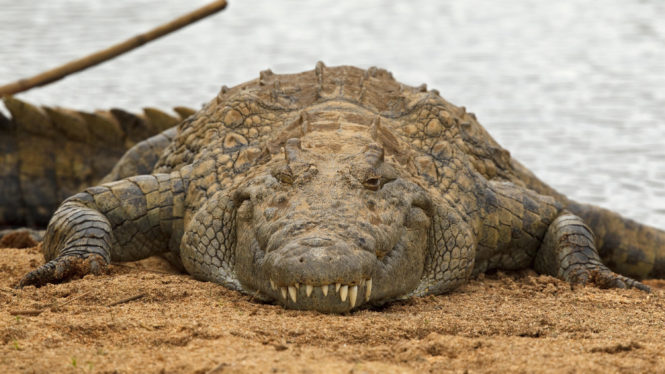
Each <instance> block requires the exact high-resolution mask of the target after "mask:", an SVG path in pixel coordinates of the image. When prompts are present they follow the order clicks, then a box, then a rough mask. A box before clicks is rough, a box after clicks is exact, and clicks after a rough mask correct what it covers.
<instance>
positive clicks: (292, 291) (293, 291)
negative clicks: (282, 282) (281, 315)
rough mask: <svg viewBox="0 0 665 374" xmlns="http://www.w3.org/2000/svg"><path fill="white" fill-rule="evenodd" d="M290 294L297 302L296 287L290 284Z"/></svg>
mask: <svg viewBox="0 0 665 374" xmlns="http://www.w3.org/2000/svg"><path fill="white" fill-rule="evenodd" d="M289 296H291V300H293V302H294V303H295V302H296V288H295V287H294V286H289Z"/></svg>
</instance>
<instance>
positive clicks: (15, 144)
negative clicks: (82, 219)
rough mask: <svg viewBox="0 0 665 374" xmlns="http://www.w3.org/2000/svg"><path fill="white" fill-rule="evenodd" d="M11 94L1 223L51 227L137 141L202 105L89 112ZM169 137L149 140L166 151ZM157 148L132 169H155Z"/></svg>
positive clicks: (3, 126)
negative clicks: (66, 203) (63, 206)
mask: <svg viewBox="0 0 665 374" xmlns="http://www.w3.org/2000/svg"><path fill="white" fill-rule="evenodd" d="M3 101H4V103H5V106H6V107H7V109H8V110H9V112H10V114H11V117H10V118H5V117H4V116H3V115H2V113H0V191H1V192H2V193H1V194H0V229H2V228H5V227H18V226H29V227H33V228H44V227H46V224H47V223H48V220H49V219H50V218H51V215H53V212H54V211H55V209H56V208H57V207H58V205H59V204H60V203H62V201H63V200H64V199H66V198H67V197H69V196H71V195H73V194H75V193H77V192H79V191H81V190H82V189H84V188H86V187H89V186H94V185H96V184H98V183H99V182H100V180H101V179H102V177H104V175H107V174H108V173H109V171H110V170H111V168H113V166H114V165H115V164H116V163H117V162H118V160H119V159H120V157H121V156H122V155H123V154H124V153H125V152H126V151H127V150H128V149H129V148H131V147H133V146H134V145H135V144H137V143H138V142H142V141H143V140H145V139H146V138H147V137H149V136H153V135H155V134H158V133H160V132H162V131H164V130H166V129H168V128H172V127H173V126H175V125H176V124H177V123H178V122H180V121H182V119H184V118H185V117H187V116H189V115H191V114H192V113H193V112H194V111H193V110H191V109H187V108H184V107H178V108H175V110H176V111H177V113H178V115H179V117H174V116H171V115H169V114H166V113H164V112H162V111H159V110H157V109H152V108H146V109H144V113H143V114H141V115H134V114H132V113H129V112H125V111H123V110H120V109H112V110H110V111H97V112H94V113H87V112H79V111H74V110H69V109H62V108H49V107H36V106H34V105H31V104H29V103H26V102H24V101H21V100H18V99H16V98H14V97H5V98H4V100H3ZM171 134H173V131H171V132H167V133H166V135H167V136H168V135H171ZM167 136H162V137H158V139H155V140H157V141H152V142H143V143H141V147H146V146H153V145H154V146H158V147H160V146H161V149H162V150H163V149H164V148H165V147H166V145H167V144H168V143H169V142H170V140H171V139H170V138H168V137H167ZM159 140H161V142H160V141H159ZM157 152H158V150H155V151H153V152H152V153H153V154H154V155H153V156H152V158H151V157H142V158H141V159H136V160H135V162H134V163H132V164H131V172H133V173H134V174H146V173H150V172H151V171H152V167H153V166H154V164H155V162H156V161H157V158H158V157H159V155H158V154H157ZM134 153H136V152H134ZM144 153H146V152H144ZM124 164H125V165H128V167H129V165H130V164H129V163H124ZM125 174H126V175H129V171H127V172H125ZM0 235H1V234H0Z"/></svg>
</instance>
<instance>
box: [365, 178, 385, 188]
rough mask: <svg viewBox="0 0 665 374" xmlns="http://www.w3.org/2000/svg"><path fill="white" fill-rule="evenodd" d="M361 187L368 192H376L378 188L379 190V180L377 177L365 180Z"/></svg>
mask: <svg viewBox="0 0 665 374" xmlns="http://www.w3.org/2000/svg"><path fill="white" fill-rule="evenodd" d="M363 186H364V187H365V188H367V189H368V190H372V191H378V190H379V188H381V178H377V177H372V178H367V179H365V181H364V182H363Z"/></svg>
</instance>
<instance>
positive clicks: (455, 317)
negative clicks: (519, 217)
mask: <svg viewBox="0 0 665 374" xmlns="http://www.w3.org/2000/svg"><path fill="white" fill-rule="evenodd" d="M0 251H2V256H0V274H2V276H1V279H0V343H1V346H0V372H2V373H14V372H17V373H23V372H26V373H31V372H36V373H44V372H53V373H60V372H64V373H68V372H72V373H75V372H101V373H135V372H142V373H227V372H228V373H231V372H233V373H256V372H264V373H282V372H285V373H328V372H330V373H409V372H418V373H425V372H434V373H436V372H469V373H476V372H556V373H558V372H565V373H568V372H585V373H586V372H598V373H601V372H602V373H613V372H618V373H633V372H635V373H638V372H640V373H644V372H663V371H665V353H664V352H665V308H664V306H665V281H648V282H647V283H648V284H649V285H651V286H652V287H653V288H654V292H653V293H651V294H646V293H642V292H639V291H633V290H599V289H595V288H590V287H577V288H575V289H571V287H570V286H569V285H568V284H566V283H564V282H561V281H558V280H556V279H554V278H551V277H547V276H539V275H537V274H535V273H533V272H530V271H525V272H519V273H507V274H504V273H497V274H492V275H487V276H483V277H481V279H475V280H472V281H471V282H470V283H469V284H468V285H467V286H464V287H462V288H461V289H460V290H458V291H457V292H454V293H451V294H449V295H444V296H436V297H434V296H433V297H426V298H417V299H413V300H409V301H405V302H397V303H393V304H390V305H388V306H386V307H384V308H382V309H379V310H360V311H357V312H354V313H351V314H349V315H341V316H340V315H324V314H320V313H316V312H300V311H291V310H285V309H283V308H282V307H279V306H276V305H266V304H260V303H257V302H255V301H253V300H252V299H251V297H249V296H245V295H241V294H239V293H237V292H233V291H229V290H226V289H224V288H223V287H221V286H218V285H215V284H211V283H204V282H199V281H196V280H194V279H192V278H191V277H190V276H188V275H184V274H178V273H177V272H175V271H174V270H173V269H171V268H170V267H169V265H168V264H167V263H166V262H165V261H163V260H161V259H156V258H153V259H148V260H145V261H141V262H138V263H133V264H122V265H114V266H111V267H110V269H109V272H108V274H105V275H101V276H92V275H89V276H86V277H85V278H83V279H79V280H74V281H71V282H69V283H65V284H58V285H49V286H46V287H42V288H34V287H27V288H25V289H23V290H15V289H13V288H12V286H13V285H14V284H16V282H17V281H18V280H19V279H20V277H21V276H22V275H23V274H24V273H26V272H27V271H29V270H31V269H33V268H35V267H36V266H38V265H39V264H41V263H42V261H43V259H42V256H41V254H40V253H39V251H38V249H37V248H34V247H33V248H29V249H12V248H3V249H0ZM129 299H131V300H129Z"/></svg>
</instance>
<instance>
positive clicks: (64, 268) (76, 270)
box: [16, 253, 107, 288]
mask: <svg viewBox="0 0 665 374" xmlns="http://www.w3.org/2000/svg"><path fill="white" fill-rule="evenodd" d="M106 265H107V264H106V261H105V260H104V258H103V257H102V256H100V255H98V254H95V253H91V254H86V255H84V256H71V255H70V256H62V257H57V258H55V259H53V260H51V261H49V262H47V263H45V264H44V265H42V266H40V267H38V268H37V269H35V270H33V271H31V272H29V273H28V274H26V275H25V276H24V277H23V278H22V279H21V281H20V282H19V283H18V285H17V287H16V288H23V287H25V286H36V287H40V286H43V285H45V284H47V283H58V282H62V281H64V280H68V279H71V278H74V277H82V276H84V275H86V274H95V275H99V274H101V273H102V271H103V270H104V269H105V268H106Z"/></svg>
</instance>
